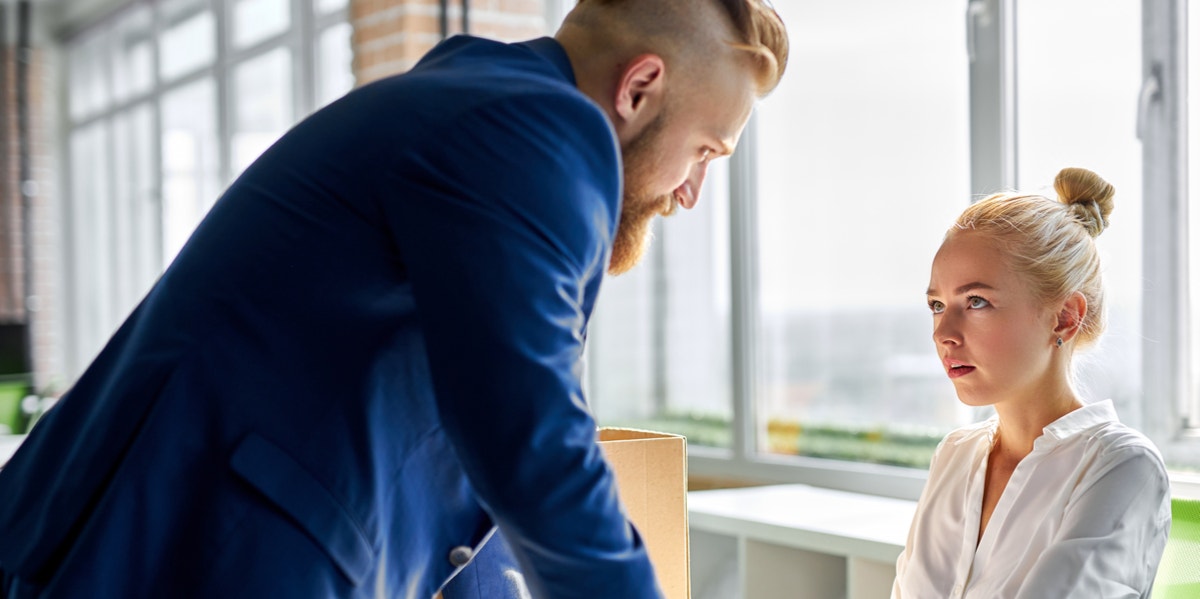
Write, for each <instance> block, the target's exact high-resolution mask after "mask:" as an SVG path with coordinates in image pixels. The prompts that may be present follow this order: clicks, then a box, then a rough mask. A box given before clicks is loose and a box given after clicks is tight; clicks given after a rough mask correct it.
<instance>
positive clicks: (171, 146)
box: [161, 78, 218, 267]
mask: <svg viewBox="0 0 1200 599" xmlns="http://www.w3.org/2000/svg"><path fill="white" fill-rule="evenodd" d="M216 105H217V98H216V93H215V91H214V87H213V81H212V79H211V78H204V79H200V80H198V81H196V82H194V83H190V84H188V85H186V86H184V87H181V88H178V89H175V90H172V91H170V92H168V93H167V94H165V95H164V96H163V99H162V108H161V110H162V142H161V143H162V180H163V201H162V226H163V241H162V245H163V256H162V257H163V266H164V267H165V266H166V265H167V264H169V263H170V262H171V261H172V260H174V259H175V255H176V254H177V253H179V249H180V248H182V247H183V244H184V242H185V241H187V238H188V237H189V236H191V234H192V230H193V229H195V228H196V225H198V224H199V223H200V219H201V218H203V217H204V215H205V214H206V213H207V212H208V208H209V207H210V206H212V203H213V202H214V201H216V197H217V191H218V190H217V185H218V175H217V125H216V123H217V119H216Z"/></svg>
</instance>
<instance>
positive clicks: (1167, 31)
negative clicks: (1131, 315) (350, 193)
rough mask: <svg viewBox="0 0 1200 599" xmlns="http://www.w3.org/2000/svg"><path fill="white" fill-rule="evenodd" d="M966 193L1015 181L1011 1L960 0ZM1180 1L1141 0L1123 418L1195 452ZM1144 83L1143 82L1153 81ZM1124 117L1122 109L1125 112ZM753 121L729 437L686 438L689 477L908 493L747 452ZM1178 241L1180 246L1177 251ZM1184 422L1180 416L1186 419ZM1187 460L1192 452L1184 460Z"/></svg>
mask: <svg viewBox="0 0 1200 599" xmlns="http://www.w3.org/2000/svg"><path fill="white" fill-rule="evenodd" d="M964 8H965V14H964V17H965V26H966V27H967V28H968V32H967V36H968V49H967V51H968V53H969V58H970V61H969V64H970V79H969V80H970V94H969V98H970V99H969V102H970V114H971V126H970V127H971V139H970V148H971V182H972V192H973V193H975V194H983V193H984V192H987V191H991V190H995V189H1001V188H1015V186H1016V181H1017V166H1016V165H1017V148H1018V144H1017V119H1018V114H1017V109H1016V106H1017V94H1018V93H1019V91H1018V89H1017V84H1016V81H1017V77H1016V73H1017V62H1016V22H1017V21H1016V11H1017V0H967V2H965V3H964ZM1186 11H1187V5H1186V0H1142V13H1143V19H1142V31H1143V35H1142V37H1143V59H1142V60H1143V73H1144V75H1143V77H1144V78H1145V79H1147V80H1151V79H1153V80H1154V84H1156V85H1157V87H1156V88H1154V89H1152V90H1151V91H1153V92H1154V93H1147V94H1146V97H1145V98H1144V101H1143V106H1142V107H1141V109H1140V114H1139V115H1137V116H1138V127H1139V135H1140V136H1141V138H1142V141H1143V167H1142V169H1143V173H1144V177H1143V197H1145V198H1152V199H1154V200H1157V201H1147V202H1146V206H1145V216H1144V223H1143V229H1144V230H1143V236H1144V239H1143V244H1144V246H1143V250H1144V253H1143V269H1144V276H1145V278H1146V280H1147V284H1146V285H1147V289H1156V288H1157V289H1161V290H1162V292H1161V293H1154V294H1151V293H1146V294H1144V297H1143V301H1142V308H1141V309H1142V326H1143V334H1142V339H1143V341H1142V365H1141V370H1142V401H1141V402H1140V403H1141V413H1140V414H1135V415H1132V418H1130V420H1132V421H1134V422H1136V421H1138V420H1140V421H1141V426H1140V427H1139V428H1140V429H1141V430H1142V431H1143V432H1144V433H1145V434H1146V435H1147V436H1148V437H1150V438H1151V439H1152V440H1153V441H1154V442H1155V443H1156V444H1157V445H1158V447H1159V448H1160V450H1161V451H1162V452H1163V454H1164V456H1165V457H1166V458H1167V459H1168V460H1171V459H1172V458H1173V457H1181V456H1185V455H1187V456H1195V455H1200V428H1195V427H1196V426H1197V425H1198V424H1200V413H1190V412H1191V411H1196V412H1200V398H1193V397H1191V394H1190V392H1189V390H1190V389H1191V382H1192V381H1191V380H1190V379H1191V371H1190V367H1191V365H1190V361H1189V351H1191V348H1190V347H1189V345H1190V343H1191V341H1190V338H1189V336H1188V330H1189V329H1188V327H1186V326H1183V327H1181V326H1179V323H1186V322H1187V318H1188V295H1187V293H1188V280H1187V252H1186V251H1185V250H1186V248H1187V229H1186V224H1187V218H1186V216H1187V197H1188V195H1187V192H1188V181H1187V134H1186V131H1187V118H1188V115H1187V103H1186V99H1187V69H1186V66H1187V31H1186V27H1187V18H1186V16H1187V12H1186ZM1154 84H1147V85H1154ZM1131 116H1132V115H1131ZM757 127H758V123H757V119H756V118H752V119H751V121H750V123H749V124H748V125H747V127H746V131H745V132H744V133H743V135H742V141H741V143H740V144H739V149H738V152H737V153H735V154H734V156H733V157H732V159H731V160H732V163H731V169H730V204H731V207H730V210H731V214H730V217H731V218H730V228H731V230H730V243H731V247H730V253H731V264H732V266H733V268H732V273H731V275H732V278H733V281H732V286H731V292H732V294H733V297H732V298H731V299H732V306H733V314H732V317H733V322H732V326H733V343H732V348H731V357H730V359H731V360H732V362H733V378H734V384H733V397H732V398H731V401H732V402H733V421H732V422H731V426H732V428H733V430H732V433H733V434H732V437H733V445H732V447H731V448H730V449H721V448H712V447H701V446H691V447H689V452H690V458H689V468H690V472H691V473H692V474H693V475H700V476H706V477H714V478H718V479H733V480H749V481H753V482H764V483H803V484H811V485H815V486H820V487H828V488H833V489H840V490H845V491H853V492H861V493H869V494H874V495H881V496H887V497H895V498H900V499H910V500H915V499H917V498H919V496H920V493H921V490H922V488H923V487H924V484H925V480H926V479H927V477H928V471H927V470H922V469H914V468H902V467H897V466H886V465H877V464H870V463H862V462H849V461H840V460H829V459H820V458H811V457H804V456H778V455H773V454H768V453H763V452H760V451H759V450H758V440H757V437H758V435H759V434H760V433H759V431H758V425H757V423H758V418H757V415H756V412H755V408H756V405H757V401H758V395H757V389H756V387H757V385H758V382H759V381H760V380H761V379H760V377H761V374H760V372H759V368H760V365H759V362H758V360H759V355H758V354H759V345H758V343H759V340H758V339H757V333H756V331H757V324H758V322H759V321H758V302H759V297H758V291H757V290H758V286H757V282H758V251H759V250H758V248H757V245H756V235H755V231H756V229H757V223H758V221H757V209H756V207H755V201H756V200H755V198H756V185H757V171H756V169H757V162H758V160H757V156H756V154H757V149H756V143H755V139H756V135H755V132H756V129H757ZM1181 248H1183V249H1182V250H1181ZM1189 419H1190V421H1189ZM1193 459H1194V458H1193ZM1170 477H1171V483H1172V493H1173V494H1175V495H1183V496H1192V497H1200V474H1191V473H1185V472H1171V473H1170Z"/></svg>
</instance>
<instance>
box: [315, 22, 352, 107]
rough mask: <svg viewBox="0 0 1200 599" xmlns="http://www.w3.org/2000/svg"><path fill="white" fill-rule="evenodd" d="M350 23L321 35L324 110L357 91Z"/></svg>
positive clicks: (319, 77)
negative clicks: (351, 48)
mask: <svg viewBox="0 0 1200 599" xmlns="http://www.w3.org/2000/svg"><path fill="white" fill-rule="evenodd" d="M351 33H352V29H351V28H350V24H349V23H338V24H337V25H334V26H332V27H329V28H328V29H326V30H325V31H323V32H321V40H320V42H319V43H318V45H317V107H318V108H319V107H321V106H324V105H326V104H328V103H330V102H332V101H334V100H336V99H338V98H340V97H341V96H342V94H345V93H346V92H348V91H350V89H351V88H352V87H354V65H353V61H354V54H353V53H352V52H351V50H350V34H351Z"/></svg>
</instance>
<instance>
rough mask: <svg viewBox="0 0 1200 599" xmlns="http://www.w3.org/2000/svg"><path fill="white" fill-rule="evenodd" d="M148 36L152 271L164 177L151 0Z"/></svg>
mask: <svg viewBox="0 0 1200 599" xmlns="http://www.w3.org/2000/svg"><path fill="white" fill-rule="evenodd" d="M150 9H151V10H150V39H151V40H153V42H154V43H152V44H150V73H151V77H152V80H151V82H150V93H149V94H148V95H147V97H146V101H147V102H149V103H150V157H151V159H152V160H154V164H153V165H148V166H147V168H150V169H151V171H150V172H151V173H153V174H152V175H151V180H150V190H149V193H150V198H149V199H150V201H151V202H153V206H152V207H151V210H152V213H151V216H152V218H151V219H149V220H150V222H153V223H154V231H151V233H152V234H153V235H152V238H153V239H154V245H153V247H149V248H145V249H146V251H150V252H153V253H154V255H153V256H152V258H153V261H152V262H151V263H152V264H154V265H155V270H156V271H161V270H163V267H162V263H163V252H164V244H163V234H164V228H163V215H164V210H163V201H164V199H165V197H164V196H165V194H164V193H163V185H164V183H163V182H164V180H165V177H163V164H165V161H164V160H163V158H164V156H163V147H162V137H163V119H162V99H163V82H162V72H161V71H160V69H161V68H162V57H161V56H160V52H159V48H160V45H161V44H160V43H159V42H160V41H161V40H162V33H163V26H162V25H163V21H162V17H161V15H160V14H159V12H160V11H159V3H158V2H153V3H151V6H150Z"/></svg>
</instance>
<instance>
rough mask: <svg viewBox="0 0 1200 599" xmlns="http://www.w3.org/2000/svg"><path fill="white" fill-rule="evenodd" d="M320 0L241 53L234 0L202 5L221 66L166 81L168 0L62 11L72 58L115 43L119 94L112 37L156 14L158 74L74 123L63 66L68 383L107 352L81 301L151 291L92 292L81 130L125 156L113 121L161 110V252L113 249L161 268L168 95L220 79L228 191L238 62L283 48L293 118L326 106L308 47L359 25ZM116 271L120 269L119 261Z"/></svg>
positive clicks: (157, 157) (223, 173)
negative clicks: (80, 177) (83, 49)
mask: <svg viewBox="0 0 1200 599" xmlns="http://www.w3.org/2000/svg"><path fill="white" fill-rule="evenodd" d="M318 1H319V0H291V2H290V6H291V14H290V15H289V18H290V25H289V27H288V28H287V29H286V30H284V31H281V32H279V33H276V34H274V35H271V36H269V37H266V38H263V39H261V40H258V41H257V42H254V43H253V44H250V45H248V46H246V47H244V48H236V47H234V45H233V40H232V36H231V33H232V25H233V24H232V19H233V18H234V12H235V11H234V6H233V5H234V2H235V0H202V2H201V3H200V6H199V7H198V8H197V9H196V10H198V11H201V10H211V11H212V14H213V19H214V32H213V35H214V43H215V54H214V58H213V61H212V62H211V63H210V64H207V65H205V66H203V67H198V68H196V69H192V70H189V71H188V72H187V73H184V74H181V75H176V76H173V77H170V78H164V77H163V76H162V73H161V72H160V66H161V65H160V63H161V48H160V41H161V39H162V35H163V33H164V32H165V31H166V29H167V28H168V26H169V25H170V23H167V22H166V20H165V17H164V14H163V8H162V0H99V1H98V2H94V3H92V4H91V5H89V6H87V7H81V8H79V9H78V12H77V13H76V12H71V10H70V9H69V8H68V9H65V10H64V11H63V13H62V14H60V15H58V19H59V23H58V26H57V27H55V28H54V29H55V30H56V31H57V33H56V36H55V37H56V39H57V42H58V44H60V47H61V48H62V49H63V53H64V55H65V56H67V57H69V56H70V53H71V52H72V51H73V50H74V49H75V48H76V47H77V44H80V43H84V42H86V40H88V39H90V38H91V36H95V35H99V36H104V37H105V38H107V39H106V40H105V42H104V52H105V57H104V60H103V61H101V63H100V66H99V67H98V70H99V71H100V74H99V76H101V77H103V78H104V81H105V85H106V86H108V88H109V89H110V91H111V89H112V86H113V81H114V74H113V72H112V71H113V65H112V64H111V62H112V61H111V60H110V52H111V44H112V43H113V42H112V35H113V32H114V31H117V30H118V26H119V25H120V24H121V23H122V19H123V18H124V17H126V16H127V15H128V14H129V13H130V12H132V11H135V10H149V11H150V29H149V32H148V37H149V39H150V41H151V44H150V48H151V50H150V53H151V71H152V72H151V82H150V85H149V88H148V89H146V90H142V91H140V92H138V93H132V94H127V96H126V97H125V98H122V99H120V100H119V101H117V100H115V99H114V98H112V97H111V96H112V94H111V93H110V94H109V96H110V98H109V101H108V103H107V105H106V106H105V108H104V109H103V110H91V111H89V112H88V113H87V114H86V115H85V116H83V117H82V118H75V117H74V116H73V115H72V113H71V110H70V108H71V106H70V95H71V94H70V89H71V88H70V82H71V78H72V77H73V76H78V74H73V73H72V72H71V65H70V64H69V62H66V61H64V62H65V64H64V65H63V68H61V69H60V70H59V71H60V72H59V81H58V85H59V86H60V87H59V89H62V90H64V92H66V93H63V94H61V96H60V98H59V105H58V110H59V114H60V115H61V116H60V122H61V123H62V127H61V129H60V134H59V137H58V139H57V142H56V143H57V147H58V155H59V156H62V157H63V159H62V164H63V166H64V168H63V169H62V171H61V175H60V179H59V183H60V185H61V186H60V189H62V190H64V191H63V194H62V197H63V203H62V207H63V209H62V223H61V229H60V231H61V235H62V239H63V244H62V245H61V248H60V250H59V251H60V252H61V254H60V255H61V256H62V257H63V260H62V264H63V265H64V268H63V271H62V275H61V278H60V284H61V285H62V287H61V288H62V289H64V290H65V293H64V294H63V299H62V302H63V305H64V310H63V312H62V313H63V322H64V326H63V329H62V330H63V338H64V341H65V342H64V343H63V344H62V347H61V348H60V349H59V351H60V352H61V353H62V356H61V357H62V364H63V365H64V373H63V374H64V376H65V377H66V379H67V380H74V379H75V378H76V377H78V376H79V374H81V373H82V371H83V369H84V368H85V367H86V366H87V365H88V364H89V363H90V362H91V360H92V359H93V358H94V354H95V351H98V349H99V346H98V345H97V344H98V343H99V344H102V343H103V339H94V338H92V337H95V334H89V333H88V332H85V331H82V330H81V329H80V325H81V323H80V321H79V320H80V316H79V314H78V312H77V311H78V310H79V309H80V308H81V304H83V303H86V302H87V301H88V298H89V297H92V296H93V295H94V294H95V293H104V294H108V295H113V294H118V295H119V296H120V297H122V298H125V299H128V298H127V297H126V296H127V295H129V294H132V295H133V296H136V298H140V297H141V296H142V295H143V294H144V293H145V292H146V289H144V288H141V287H139V288H138V289H136V290H132V291H131V290H114V289H112V288H111V287H112V285H111V283H106V284H105V285H106V286H108V287H109V288H107V289H100V290H94V289H88V288H87V287H86V285H84V281H83V280H82V279H81V278H80V276H79V275H80V270H81V269H85V268H86V266H84V265H80V264H77V261H76V260H75V257H76V256H77V251H78V248H77V247H76V240H75V239H74V236H73V232H74V231H76V230H77V228H78V227H79V226H80V224H81V223H79V222H77V221H78V214H76V213H77V212H78V210H77V204H76V202H78V201H81V199H80V198H75V197H73V196H74V194H73V193H72V191H71V190H72V188H71V182H72V179H73V176H74V173H75V172H76V171H77V170H78V168H77V167H78V165H75V164H73V159H72V157H71V154H70V147H71V139H72V135H73V134H74V133H75V132H77V131H82V130H85V129H87V128H88V127H90V126H93V125H97V124H100V125H102V126H103V127H105V128H107V129H108V130H109V133H110V134H109V135H108V136H107V138H108V141H107V146H106V147H107V148H108V151H109V152H110V154H111V153H113V152H115V151H116V150H117V148H116V145H115V141H114V140H115V136H114V135H111V129H112V126H113V123H114V122H116V121H117V120H118V119H119V118H120V117H121V115H128V114H130V113H132V112H133V111H135V110H136V109H137V108H138V107H139V106H142V105H146V104H148V105H149V107H150V111H151V114H152V117H151V121H152V131H151V133H150V144H151V149H150V155H151V157H152V158H153V160H154V161H155V162H154V165H153V166H152V167H151V170H152V171H153V172H152V174H151V179H152V191H151V192H150V194H149V195H150V198H149V199H150V202H151V203H152V205H153V208H152V210H154V211H155V217H154V219H153V223H152V226H153V227H154V229H155V230H154V231H151V232H149V237H150V238H151V239H154V240H155V241H154V243H153V244H152V247H141V246H137V247H119V245H118V244H134V241H133V240H132V238H131V239H125V240H122V239H114V240H113V245H112V246H111V247H110V248H109V251H110V256H113V257H115V256H120V255H125V254H128V253H130V252H133V253H139V252H150V253H151V254H153V258H152V261H153V263H155V264H161V263H162V257H163V252H164V251H165V249H164V247H163V242H162V236H163V230H162V229H163V221H162V218H163V213H162V210H163V173H162V158H163V154H162V153H163V148H162V132H163V121H162V114H161V112H162V111H161V105H162V100H163V98H164V96H167V95H169V94H170V93H171V92H173V91H175V90H177V89H181V88H184V87H186V86H188V85H190V84H192V83H195V82H197V81H199V80H201V79H205V78H212V80H213V82H214V86H215V93H216V106H215V109H216V110H215V111H216V117H217V118H216V132H217V165H218V170H217V179H218V188H220V189H224V188H225V187H226V186H227V185H229V183H231V182H232V179H233V177H234V176H235V173H233V172H232V170H233V164H232V162H233V161H232V135H233V125H234V116H235V114H234V110H235V107H234V101H235V98H233V96H232V94H233V91H234V90H233V85H232V81H233V77H234V73H235V71H236V69H237V67H238V66H239V65H241V64H242V63H243V62H245V61H248V60H252V59H254V58H256V57H258V56H261V55H263V54H265V53H267V52H270V51H272V50H275V49H277V48H280V47H285V48H287V49H288V51H289V52H290V54H291V59H292V73H291V75H292V90H291V91H292V104H293V116H294V118H293V122H298V121H299V120H301V119H303V118H304V117H305V116H307V115H308V114H310V113H312V112H313V111H314V110H316V109H317V108H318V106H315V102H316V97H317V95H318V94H317V91H316V85H317V84H318V83H319V82H318V80H317V75H316V72H315V69H316V68H317V60H318V56H317V48H316V44H315V43H309V41H310V40H316V39H319V36H320V35H321V34H323V33H324V32H325V31H326V30H327V29H329V28H331V27H334V26H337V25H339V24H342V23H348V22H350V14H349V13H350V10H349V6H348V5H347V6H344V7H341V8H338V9H334V10H331V11H328V12H325V13H322V14H318V11H317V4H318ZM112 179H113V178H112V177H109V180H108V181H107V185H106V189H107V191H108V193H109V194H110V195H112V197H116V196H115V193H116V191H117V190H116V189H115V183H114V182H113V180H112ZM215 200H216V198H215V197H213V198H208V201H209V202H212V201H215ZM135 237H136V236H135ZM108 267H111V264H109V265H108ZM136 298H135V299H136ZM125 303H128V304H130V305H128V306H127V308H128V309H132V308H133V304H134V303H135V302H125ZM127 311H128V310H126V312H127ZM118 324H119V322H118ZM93 348H94V349H93Z"/></svg>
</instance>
